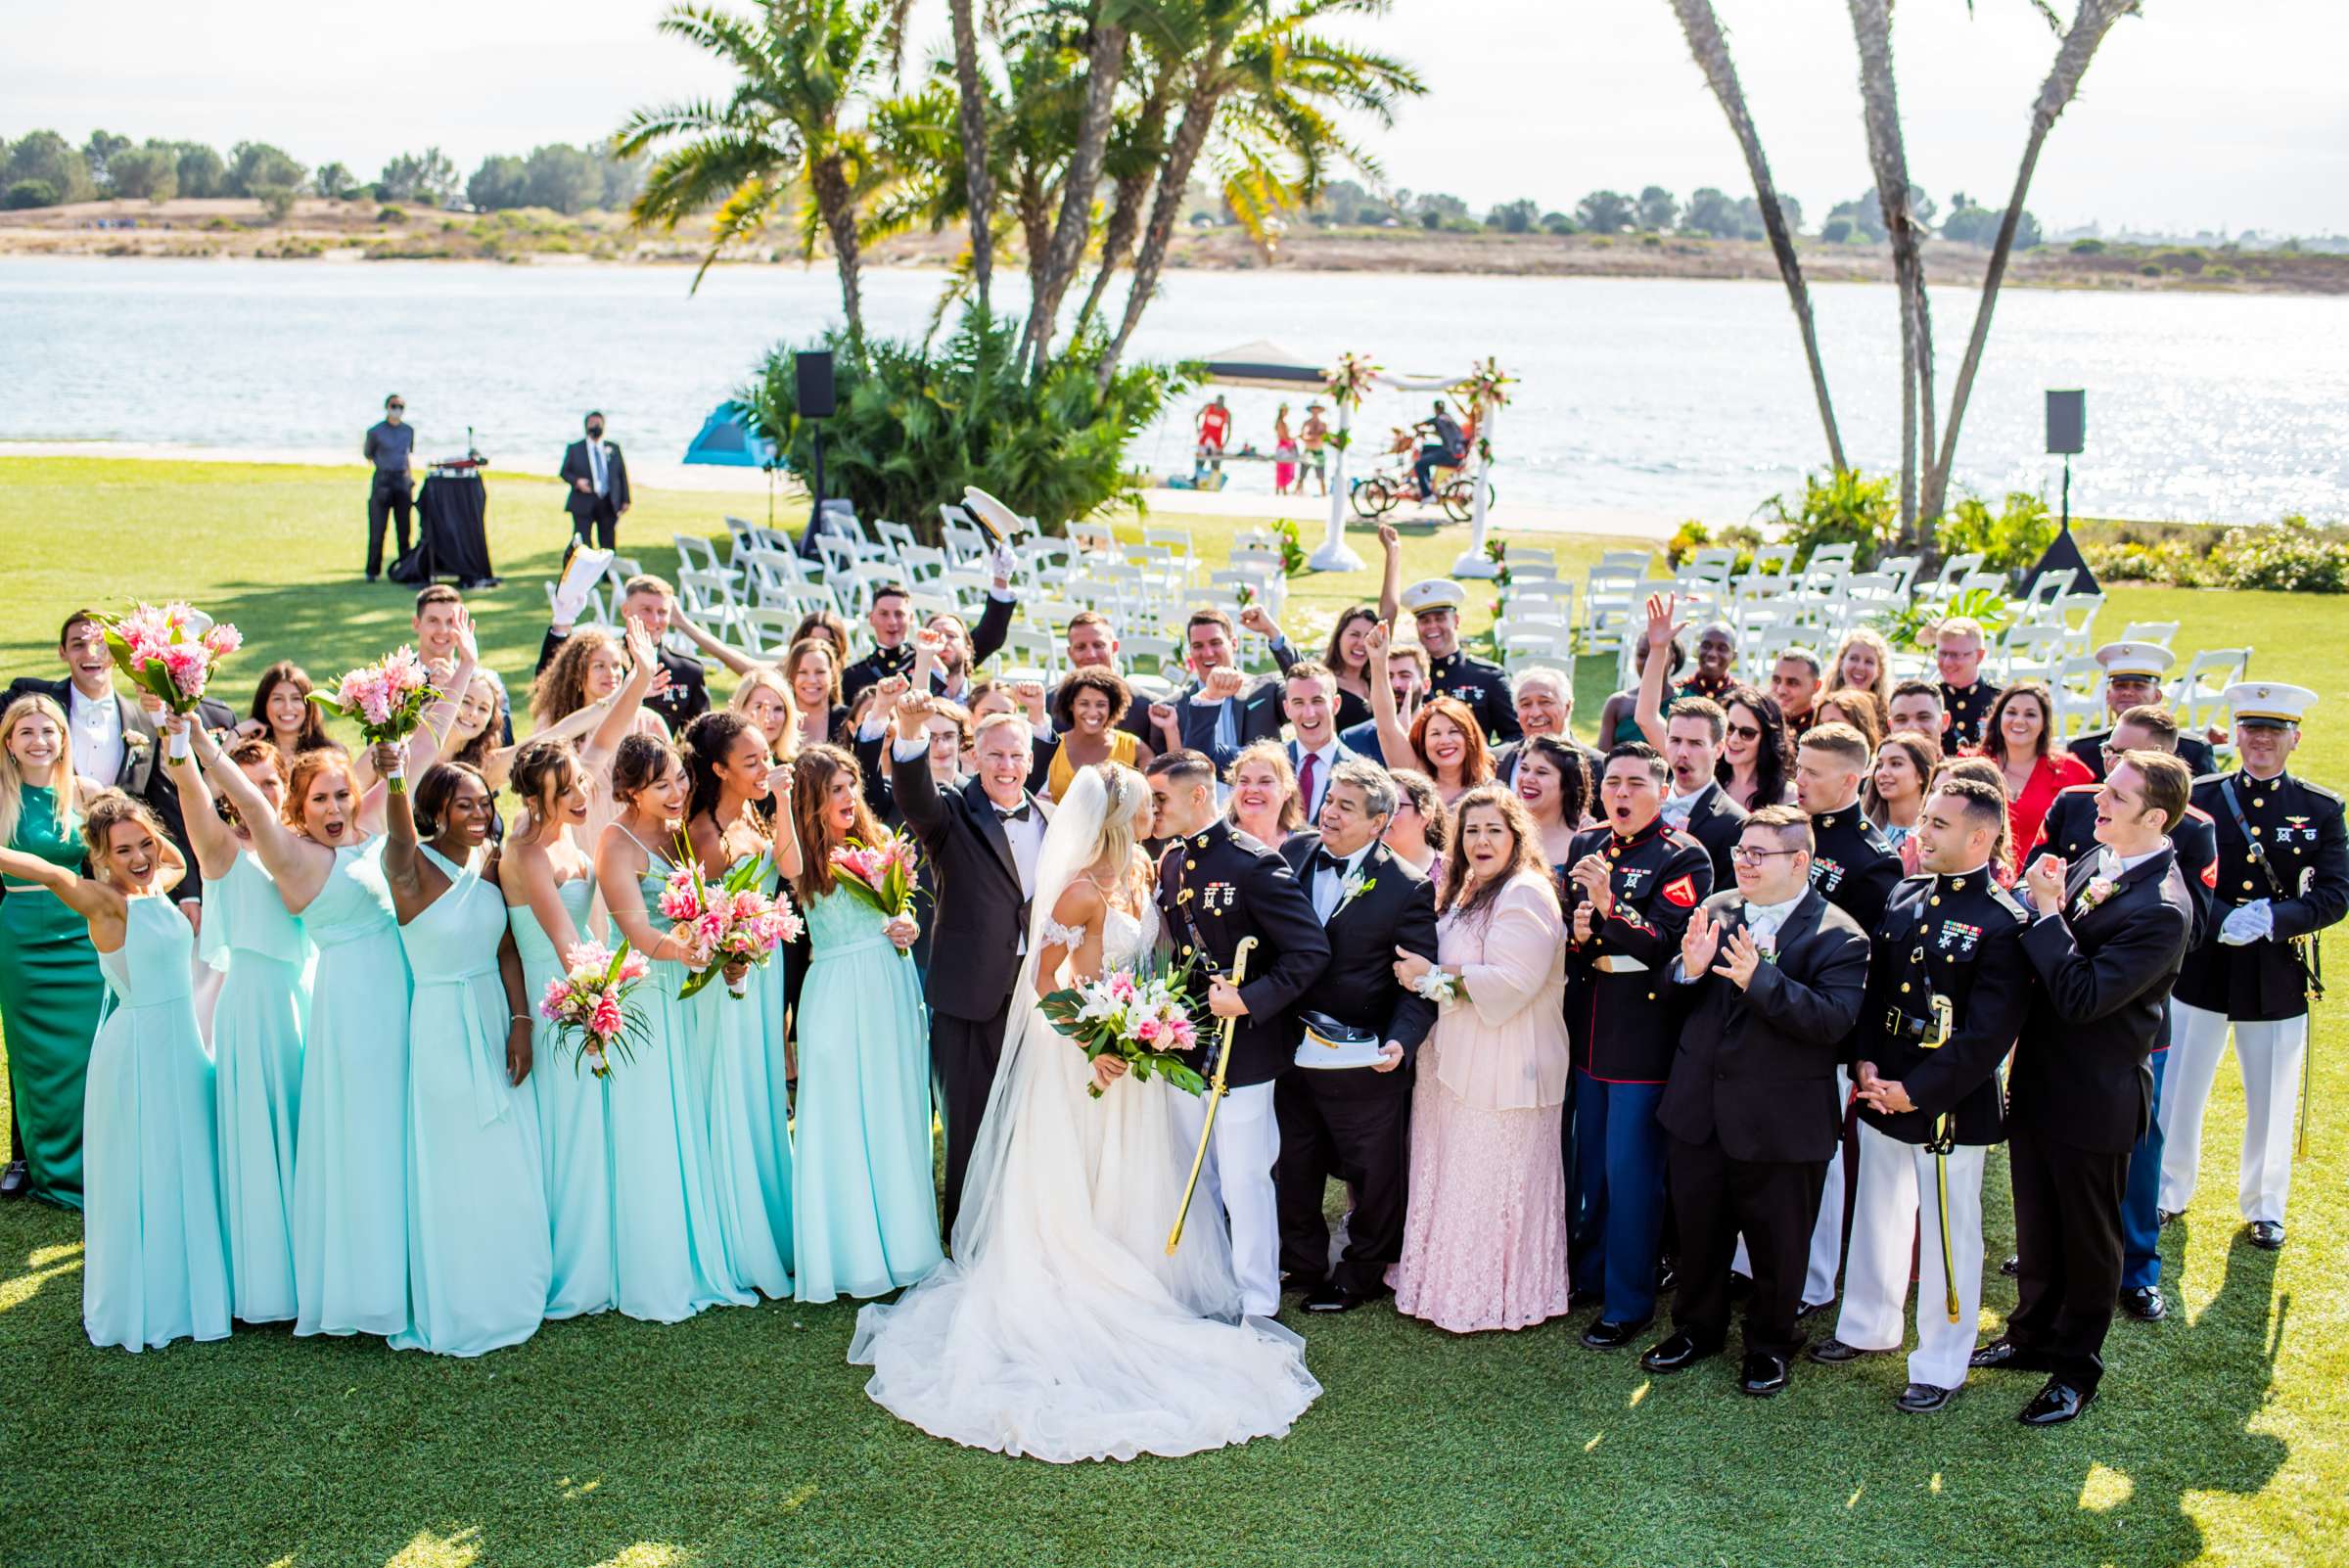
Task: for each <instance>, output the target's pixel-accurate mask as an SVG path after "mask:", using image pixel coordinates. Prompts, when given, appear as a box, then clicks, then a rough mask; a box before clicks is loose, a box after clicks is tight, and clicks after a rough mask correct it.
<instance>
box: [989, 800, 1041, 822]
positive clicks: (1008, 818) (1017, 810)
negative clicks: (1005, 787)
mask: <svg viewBox="0 0 2349 1568" xmlns="http://www.w3.org/2000/svg"><path fill="white" fill-rule="evenodd" d="M1032 810H1033V807H1030V806H1029V805H1028V803H1027V802H1025V801H1022V802H1021V803H1020V804H1019V805H1017V806H1015V807H1012V808H1011V809H1010V810H1008V811H1007V810H1005V809H1004V808H1003V807H1000V806H998V807H995V819H996V820H997V821H999V822H1025V821H1027V820H1028V818H1029V816H1030V814H1031V813H1032Z"/></svg>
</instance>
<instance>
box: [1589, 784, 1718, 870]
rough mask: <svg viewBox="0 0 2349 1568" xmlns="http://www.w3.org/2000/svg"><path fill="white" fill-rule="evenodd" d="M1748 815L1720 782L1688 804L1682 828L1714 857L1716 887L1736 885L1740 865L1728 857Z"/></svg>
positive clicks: (1709, 786) (1704, 790)
mask: <svg viewBox="0 0 2349 1568" xmlns="http://www.w3.org/2000/svg"><path fill="white" fill-rule="evenodd" d="M1596 776H1597V775H1596V774H1593V775H1592V777H1593V778H1595V777H1596ZM1749 814H1750V813H1749V812H1748V811H1747V810H1746V808H1745V807H1742V806H1739V805H1738V804H1737V803H1736V802H1735V801H1733V800H1730V799H1729V792H1728V791H1727V790H1725V789H1723V788H1722V787H1721V786H1720V785H1719V784H1708V785H1706V786H1705V787H1704V789H1703V790H1702V791H1701V792H1700V793H1699V794H1698V795H1697V797H1696V804H1695V805H1693V806H1691V807H1688V825H1687V827H1686V828H1685V829H1684V830H1683V831H1684V832H1686V833H1687V835H1688V836H1689V837H1690V838H1692V839H1694V840H1696V842H1697V843H1699V844H1701V845H1703V846H1704V847H1705V853H1707V854H1709V855H1711V856H1712V857H1713V885H1714V886H1715V887H1717V888H1732V887H1735V886H1736V885H1737V866H1736V863H1735V862H1734V861H1732V860H1731V859H1730V858H1729V852H1730V851H1731V850H1733V849H1735V848H1736V847H1737V841H1738V840H1739V839H1741V838H1743V837H1745V819H1746V817H1747V816H1748V815H1749Z"/></svg>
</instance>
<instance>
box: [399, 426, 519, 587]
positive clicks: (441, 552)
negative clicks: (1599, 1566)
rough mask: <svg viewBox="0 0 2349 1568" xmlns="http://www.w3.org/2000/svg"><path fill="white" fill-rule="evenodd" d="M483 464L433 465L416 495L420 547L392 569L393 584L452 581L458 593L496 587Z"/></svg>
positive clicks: (470, 460)
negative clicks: (464, 590) (440, 579)
mask: <svg viewBox="0 0 2349 1568" xmlns="http://www.w3.org/2000/svg"><path fill="white" fill-rule="evenodd" d="M483 467H484V463H483V461H482V460H481V459H480V458H478V457H471V456H468V457H466V458H464V459H462V460H459V461H456V462H448V463H435V464H434V465H433V471H432V473H430V474H429V475H427V476H426V477H425V481H424V487H423V488H421V489H419V490H418V491H417V492H416V548H414V549H413V550H410V551H409V552H408V553H407V554H405V555H403V556H401V557H400V558H399V559H398V560H397V561H395V562H393V563H392V564H391V580H392V581H394V582H404V583H407V584H409V585H410V586H412V587H422V586H423V585H424V584H426V583H428V582H432V581H434V580H436V579H438V578H441V577H453V578H455V579H456V583H457V586H458V587H460V588H468V589H470V588H487V587H494V586H495V585H496V583H497V571H496V569H495V568H494V567H492V566H491V565H490V564H489V529H488V518H489V496H488V492H487V488H486V486H485V485H484V484H483V483H482V469H483Z"/></svg>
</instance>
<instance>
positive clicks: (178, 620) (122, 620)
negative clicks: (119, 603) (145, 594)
mask: <svg viewBox="0 0 2349 1568" xmlns="http://www.w3.org/2000/svg"><path fill="white" fill-rule="evenodd" d="M100 624H101V625H103V626H104V627H105V628H106V647H107V651H108V652H109V653H111V654H113V655H114V656H115V669H119V670H121V671H122V673H124V674H125V675H128V676H129V677H130V682H131V684H132V685H134V686H136V687H138V688H139V689H140V690H141V691H143V692H149V693H152V694H153V695H155V696H156V697H159V698H161V700H162V703H163V706H164V707H166V708H168V709H170V710H171V711H172V712H173V713H175V714H190V713H194V712H195V711H196V703H197V700H198V699H199V698H201V697H203V695H204V688H205V687H206V686H207V685H208V684H209V683H210V681H211V678H212V667H213V666H215V665H217V664H218V663H219V662H220V661H221V660H223V659H225V658H227V657H228V656H229V655H230V654H233V653H235V652H236V651H237V650H238V649H239V648H242V647H244V646H245V634H244V633H243V632H241V631H239V630H238V629H237V628H236V627H234V626H231V625H226V624H222V623H216V622H214V621H213V620H212V619H211V618H210V617H208V616H207V615H205V614H204V613H203V612H202V611H200V610H195V609H191V608H190V607H189V606H187V605H184V604H177V603H173V604H167V605H164V606H162V607H161V609H158V608H157V607H156V606H154V605H151V604H142V605H136V606H133V607H132V609H131V612H130V614H128V615H126V616H122V617H119V618H115V617H101V618H100Z"/></svg>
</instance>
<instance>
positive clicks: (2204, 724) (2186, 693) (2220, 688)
mask: <svg viewBox="0 0 2349 1568" xmlns="http://www.w3.org/2000/svg"><path fill="white" fill-rule="evenodd" d="M2250 668H2251V648H2250V646H2249V645H2248V644H2245V645H2244V646H2243V647H2240V648H2205V649H2203V650H2202V651H2201V652H2200V653H2197V654H2195V655H2194V657H2193V659H2192V661H2191V662H2189V663H2188V665H2187V667H2186V673H2184V674H2182V675H2180V676H2179V677H2178V678H2177V680H2175V681H2173V682H2172V683H2171V685H2170V712H2171V713H2173V714H2176V715H2178V727H2179V728H2180V729H2182V730H2185V731H2187V732H2188V733H2192V734H2198V733H2200V732H2201V731H2203V730H2205V729H2208V728H2209V727H2210V726H2211V725H2213V724H2220V723H2231V722H2233V720H2234V715H2233V714H2232V713H2231V712H2229V710H2228V707H2227V688H2228V687H2230V686H2232V685H2234V683H2235V682H2236V681H2238V680H2241V679H2242V678H2243V674H2244V671H2246V670H2247V669H2250Z"/></svg>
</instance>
